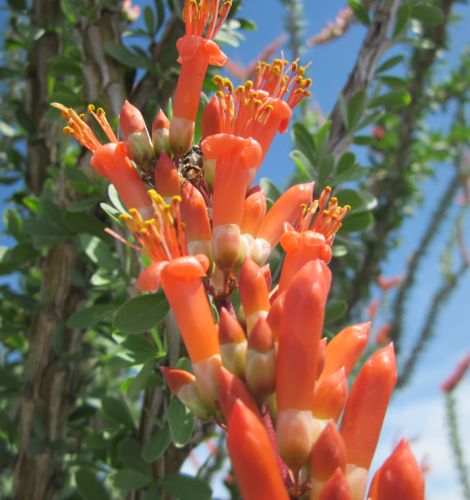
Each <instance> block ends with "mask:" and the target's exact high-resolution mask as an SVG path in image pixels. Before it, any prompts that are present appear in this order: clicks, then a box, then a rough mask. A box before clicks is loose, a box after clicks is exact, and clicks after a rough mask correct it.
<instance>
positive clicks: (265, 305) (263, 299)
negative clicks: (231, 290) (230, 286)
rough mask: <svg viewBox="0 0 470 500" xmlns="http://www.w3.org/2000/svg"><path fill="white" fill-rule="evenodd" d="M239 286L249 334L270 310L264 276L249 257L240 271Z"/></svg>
mask: <svg viewBox="0 0 470 500" xmlns="http://www.w3.org/2000/svg"><path fill="white" fill-rule="evenodd" d="M238 286H239V291H240V299H241V302H242V305H243V309H244V311H245V318H246V325H247V330H248V334H249V333H250V332H251V330H252V329H253V327H254V326H255V323H256V322H257V321H258V319H259V318H261V317H262V318H265V317H266V316H267V314H268V311H269V308H270V303H269V290H268V287H267V285H266V280H265V278H264V274H263V273H262V271H261V269H260V268H259V266H258V265H257V264H256V263H255V262H254V261H252V260H251V259H250V258H249V257H247V258H246V259H245V261H244V262H243V265H242V267H241V269H240V275H239V277H238Z"/></svg>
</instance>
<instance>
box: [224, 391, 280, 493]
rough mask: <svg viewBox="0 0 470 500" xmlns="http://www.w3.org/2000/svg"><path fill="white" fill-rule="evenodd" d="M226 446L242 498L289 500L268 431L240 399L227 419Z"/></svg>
mask: <svg viewBox="0 0 470 500" xmlns="http://www.w3.org/2000/svg"><path fill="white" fill-rule="evenodd" d="M227 448H228V451H229V455H230V459H231V462H232V466H233V468H234V471H235V476H236V478H237V481H238V485H239V487H240V491H241V494H242V497H243V498H244V500H273V499H276V500H289V495H288V493H287V490H286V487H285V486H284V483H283V480H282V477H281V473H280V471H279V468H278V466H277V463H276V459H275V457H274V453H273V450H272V446H271V443H270V441H269V437H268V433H267V431H266V429H265V428H264V426H263V424H262V423H261V421H260V419H259V418H258V417H257V416H256V415H255V414H254V413H253V412H252V411H251V410H250V409H249V408H248V407H247V406H246V405H244V404H243V403H242V402H241V401H240V400H237V401H236V402H235V404H234V406H233V410H232V414H231V416H230V419H229V423H228V433H227Z"/></svg>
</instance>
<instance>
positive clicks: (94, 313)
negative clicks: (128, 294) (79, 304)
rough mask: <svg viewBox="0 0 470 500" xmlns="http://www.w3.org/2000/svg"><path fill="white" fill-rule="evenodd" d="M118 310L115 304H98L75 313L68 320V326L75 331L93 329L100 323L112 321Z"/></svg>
mask: <svg viewBox="0 0 470 500" xmlns="http://www.w3.org/2000/svg"><path fill="white" fill-rule="evenodd" d="M115 309H116V306H115V305H113V304H97V305H94V306H90V307H86V308H85V309H81V310H80V311H77V312H74V313H73V314H72V315H71V316H69V319H68V320H67V326H68V327H69V328H74V329H77V330H79V329H85V328H91V327H92V326H95V325H97V324H98V323H99V322H100V321H106V320H108V319H111V316H112V314H113V312H114V310H115Z"/></svg>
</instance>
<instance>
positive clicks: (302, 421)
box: [276, 409, 314, 471]
mask: <svg viewBox="0 0 470 500" xmlns="http://www.w3.org/2000/svg"><path fill="white" fill-rule="evenodd" d="M276 434H277V446H278V448H279V453H280V455H281V457H282V459H283V460H284V462H285V463H286V464H287V466H288V467H289V468H290V469H292V470H293V471H299V470H300V469H301V468H302V467H303V466H304V465H305V463H306V462H307V460H308V458H309V456H310V452H311V450H312V445H313V441H314V422H313V416H312V412H311V411H308V410H295V409H288V410H280V411H278V413H277V418H276Z"/></svg>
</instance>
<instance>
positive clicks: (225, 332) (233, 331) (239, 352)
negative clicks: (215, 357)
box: [219, 308, 247, 378]
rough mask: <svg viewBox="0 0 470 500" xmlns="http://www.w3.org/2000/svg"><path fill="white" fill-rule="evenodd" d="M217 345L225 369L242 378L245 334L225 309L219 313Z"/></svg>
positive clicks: (245, 347)
mask: <svg viewBox="0 0 470 500" xmlns="http://www.w3.org/2000/svg"><path fill="white" fill-rule="evenodd" d="M219 343H220V354H221V356H222V363H223V365H224V366H225V368H227V370H229V371H230V372H232V373H233V374H235V375H237V376H238V377H240V378H244V377H245V364H246V349H247V342H246V337H245V332H244V331H243V329H242V327H241V326H240V324H239V323H238V321H237V320H236V319H235V318H234V317H233V316H232V315H231V314H230V313H229V312H228V311H227V310H226V309H225V308H222V309H221V311H220V320H219Z"/></svg>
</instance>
